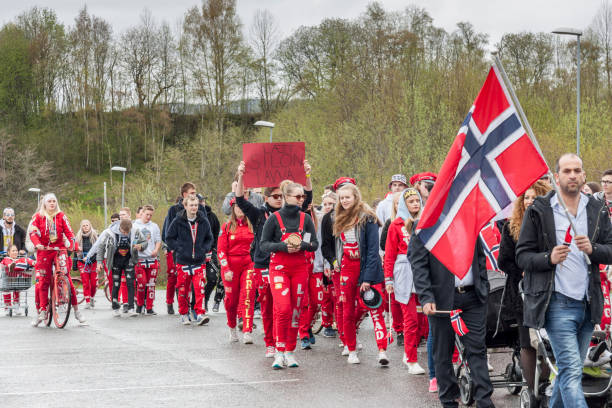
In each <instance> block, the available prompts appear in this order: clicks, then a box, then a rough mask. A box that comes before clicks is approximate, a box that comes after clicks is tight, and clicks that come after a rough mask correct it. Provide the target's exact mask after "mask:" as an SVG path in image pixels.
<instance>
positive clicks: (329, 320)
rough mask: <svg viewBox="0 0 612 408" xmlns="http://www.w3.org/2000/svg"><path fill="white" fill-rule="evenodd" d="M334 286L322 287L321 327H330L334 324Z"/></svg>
mask: <svg viewBox="0 0 612 408" xmlns="http://www.w3.org/2000/svg"><path fill="white" fill-rule="evenodd" d="M334 292H335V291H334V285H333V284H331V283H330V284H329V285H327V286H325V285H323V301H322V302H321V320H322V323H321V326H323V327H331V326H332V325H333V324H334V310H335V308H336V305H335V295H334Z"/></svg>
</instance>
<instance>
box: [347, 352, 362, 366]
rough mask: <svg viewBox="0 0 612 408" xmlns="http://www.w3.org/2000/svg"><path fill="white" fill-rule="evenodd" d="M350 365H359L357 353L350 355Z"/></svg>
mask: <svg viewBox="0 0 612 408" xmlns="http://www.w3.org/2000/svg"><path fill="white" fill-rule="evenodd" d="M347 361H348V363H349V364H359V357H357V351H351V352H350V353H349V355H348V360H347Z"/></svg>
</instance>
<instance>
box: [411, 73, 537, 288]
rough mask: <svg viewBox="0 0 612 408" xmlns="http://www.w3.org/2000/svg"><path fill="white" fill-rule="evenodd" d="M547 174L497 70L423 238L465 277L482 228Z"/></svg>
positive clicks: (444, 177) (464, 133) (434, 196)
mask: <svg viewBox="0 0 612 408" xmlns="http://www.w3.org/2000/svg"><path fill="white" fill-rule="evenodd" d="M526 163H529V165H528V166H526V165H525V164H526ZM547 171H548V168H547V166H546V162H545V161H544V159H543V158H542V156H541V155H540V153H539V152H538V149H537V148H536V147H535V145H534V144H533V142H532V141H531V139H529V136H527V133H526V131H525V129H524V128H523V126H522V124H521V121H520V119H519V117H518V114H517V111H516V109H515V107H514V105H513V103H512V100H511V98H510V96H509V94H508V91H507V89H506V87H505V85H504V83H503V81H502V80H501V76H500V74H499V72H498V71H497V68H496V67H492V68H491V70H490V71H489V75H488V76H487V79H486V81H485V83H484V85H483V87H482V89H481V90H480V93H479V94H478V96H477V97H476V100H475V101H474V105H473V106H472V108H471V109H470V112H469V113H468V115H467V117H466V119H465V120H464V122H463V124H462V125H461V128H460V129H459V132H458V134H457V137H456V138H455V141H454V142H453V144H452V146H451V148H450V151H449V153H448V155H447V156H446V159H445V161H444V164H443V165H442V168H441V169H440V172H439V173H438V178H437V181H436V184H435V186H434V188H433V190H432V191H431V194H430V196H429V199H428V200H427V204H426V205H425V208H424V209H423V215H422V216H421V218H420V220H419V223H418V225H417V234H418V235H419V237H420V238H421V240H422V241H423V243H424V245H425V247H427V249H429V250H430V251H431V253H432V254H433V255H434V256H435V257H436V258H437V259H438V260H439V261H440V262H442V263H443V264H444V265H445V266H446V267H447V268H448V269H449V270H450V271H451V272H452V273H453V274H454V275H456V276H457V277H459V278H460V279H463V278H464V277H465V275H466V274H467V272H468V270H469V268H470V266H471V263H472V257H473V254H474V246H475V244H476V239H477V238H478V235H479V233H480V231H481V230H482V228H483V227H484V226H485V225H486V224H487V223H488V222H489V221H490V220H491V219H492V218H493V217H494V216H495V215H496V214H498V213H500V212H502V211H503V210H504V209H505V208H506V207H508V206H509V205H511V204H512V202H513V201H514V200H515V199H516V197H517V196H519V195H520V194H522V193H523V192H524V191H525V190H527V189H528V188H529V187H530V186H531V185H532V184H533V183H534V182H535V181H536V180H537V179H539V178H540V177H541V176H542V175H543V174H545V173H546V172H547Z"/></svg>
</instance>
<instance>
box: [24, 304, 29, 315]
mask: <svg viewBox="0 0 612 408" xmlns="http://www.w3.org/2000/svg"><path fill="white" fill-rule="evenodd" d="M24 313H25V315H26V317H28V307H27V306H26V308H25V312H24Z"/></svg>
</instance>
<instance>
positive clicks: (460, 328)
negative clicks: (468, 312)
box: [450, 309, 470, 336]
mask: <svg viewBox="0 0 612 408" xmlns="http://www.w3.org/2000/svg"><path fill="white" fill-rule="evenodd" d="M461 312H463V310H461V309H455V310H451V312H450V320H451V324H452V325H453V330H454V331H455V333H457V334H458V335H459V336H465V335H466V334H468V333H469V332H470V331H469V330H468V328H467V326H466V325H465V322H464V321H463V319H462V318H461Z"/></svg>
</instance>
